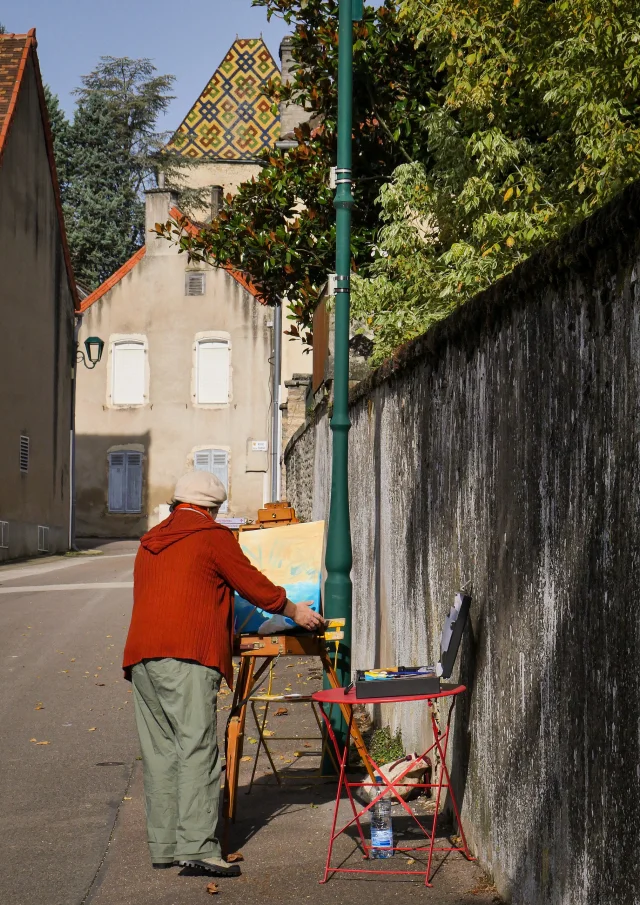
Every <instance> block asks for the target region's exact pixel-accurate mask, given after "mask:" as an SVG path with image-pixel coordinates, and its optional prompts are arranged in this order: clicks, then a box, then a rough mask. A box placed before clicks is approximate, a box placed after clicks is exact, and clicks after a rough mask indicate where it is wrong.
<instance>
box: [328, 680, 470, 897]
mask: <svg viewBox="0 0 640 905" xmlns="http://www.w3.org/2000/svg"><path fill="white" fill-rule="evenodd" d="M466 690H467V689H466V687H465V686H464V685H449V686H446V685H443V686H441V691H440V693H439V694H430V695H411V696H407V697H397V698H376V697H374V696H371V697H369V698H356V695H355V690H353V689H351V690H350V691H347V690H346V689H344V688H332V689H328V690H326V691H316V692H315V693H314V694H313V696H312V697H313V700H314V701H317V702H318V703H319V704H320V712H321V713H322V716H323V718H324V722H325V725H326V727H327V732H328V734H329V738H330V739H331V743H332V745H333V747H334V749H335V752H336V759H337V760H338V762H339V764H340V773H339V777H338V791H337V794H336V803H335V809H334V812H333V824H332V826H331V836H330V838H329V851H328V852H327V863H326V865H325V870H324V877H323V878H322V880H321V881H320V882H321V883H326V882H327V880H328V879H329V876H330V875H331V874H334V873H347V874H361V873H364V874H420V873H422V871H416V870H383V869H382V868H381V867H380V868H378V869H377V870H371V869H366V868H358V867H332V866H331V854H332V852H333V845H334V842H335V840H336V839H337V838H338V836H340V835H341V834H342V833H344V832H345V831H346V830H347V829H348V828H349V827H350V826H352V825H353V824H354V823H355V824H356V827H357V829H358V835H359V836H360V842H361V843H362V848H363V854H364V857H365V858H369V857H370V855H371V852H372V850H373V849H374V848H375V846H372V845H371V844H370V843H367V841H366V839H365V835H364V832H363V830H362V824H361V822H360V820H361V818H362V816H363V815H364V814H366V813H367V811H369V810H370V809H371V808H372V807H373V806H374V805H375V804H376V802H378V801H380V799H381V798H382V797H383V796H384V795H386V794H387V793H388V792H391V793H392V794H393V795H394V796H395V798H396V799H397V800H398V801H399V802H400V804H401V805H402V807H403V808H404V810H405V811H406V812H407V814H408V815H409V816H410V817H412V818H413V819H414V821H415V822H416V823H417V824H418V826H419V827H420V829H421V830H422V832H423V833H424V836H425V839H428V840H429V844H428V845H426V846H411V847H405V846H394V847H393V851H394V852H428V853H429V854H428V857H427V869H426V871H425V877H424V882H425V885H426V886H432V885H433V884H432V883H430V882H429V881H430V878H431V863H432V860H433V853H434V852H462V854H463V855H464V856H465V857H466V858H467V859H468V860H469V861H473V858H472V856H471V854H470V852H469V849H468V847H467V840H466V838H465V835H464V830H463V828H462V822H461V820H460V812H459V810H458V803H457V802H456V799H455V796H454V794H453V789H452V788H451V779H450V776H449V770H448V769H447V762H446V756H447V746H448V743H449V730H450V727H451V717H452V714H453V708H454V706H455V702H456V698H457V695H459V694H461V693H462V692H463V691H466ZM438 698H450V699H451V703H450V706H449V713H448V716H447V722H446V726H445V728H444V730H440V727H439V726H438V723H437V720H436V716H435V713H434V711H433V708H432V709H431V726H432V729H433V738H434V741H433V744H432V745H430V746H429V748H427V750H426V751H425V752H424V754H423V755H422V757H423V758H424V759H425V766H426V758H427V755H428V754H430V753H431V752H432V751H434V750H435V752H436V753H437V755H438V758H439V761H440V763H439V767H438V776H437V781H436V782H430V783H424V782H423V783H407V782H405V781H404V779H405V776H406V774H407V773H408V772H409V771H410V770H412V769H414V768H415V761H411V762H409V763H408V764H407V769H406V770H404V771H403V772H402V773H401V774H400V776H398V777H397V778H396V779H394V780H393V781H391V780H388V779H387V778H385V776H384V775H383V774H382V773H380V768H379V766H378V764H377V763H376V762H375V761H374V759H373V758H372V757H371V755H370V754H369V753H368V752H367V755H366V756H367V759H368V760H369V762H370V764H371V766H372V767H373V769H374V770H376V771H377V773H378V775H379V776H380V778H381V781H382V782H381V785H380V793H379V794H378V795H376V797H375V798H373V799H372V801H371V802H370V803H369V804H368V805H366V807H362V808H360V810H358V807H357V805H356V801H355V799H354V797H353V794H352V792H351V790H352V789H354V788H362V787H369V788H370V787H372V786H373V785H374V784H373V783H372V782H371V781H370V779H369V777H367V780H368V781H367V782H351V781H350V780H349V779H348V778H347V757H348V745H345V747H344V749H343V750H342V751H341V750H340V747H339V745H338V742H337V739H336V737H335V734H334V731H333V728H332V726H331V720H330V718H329V714H328V713H327V712H326V711H325V707H324V706H323V705H325V704H329V705H330V704H341V705H343V706H344V705H347V706H348V707H349V710H350V718H349V730H351V723H352V721H353V705H354V704H403V703H406V702H408V701H426V702H427V704H428V705H429V704H431V703H432V702H433V701H435V700H437V699H438ZM346 737H347V738H349V732H348V733H347V736H346ZM400 786H402V787H404V788H407V787H413V788H420V789H428V788H434V789H436V800H435V812H434V814H433V824H432V826H431V830H430V831H428V830H427V829H426V828H425V827H424V826H423V825H422V823H421V822H420V820H419V819H418V817H417V816H416V815H415V814H414V813H413V811H412V810H411V808H410V807H409V805H408V804H407V803H406V801H404V800H403V799H402V798H401V797H400V795H399V793H398V787H400ZM443 789H448V790H449V795H450V797H451V804H452V805H453V811H454V814H455V818H456V823H457V825H458V835H459V837H460V841H461V843H462V845H457V846H454V845H450V846H447V847H444V846H436V845H435V839H436V827H437V824H438V809H439V807H440V796H441V793H442V790H443ZM343 790H344V791H345V793H346V797H347V799H348V801H349V804H350V805H351V810H352V811H353V817H352V818H351V819H350V820H349V821H347V823H345V825H344V826H343V827H342V828H341V829H339V830H337V831H336V824H337V822H338V812H339V810H340V803H341V801H342V792H343Z"/></svg>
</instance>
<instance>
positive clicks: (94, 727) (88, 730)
mask: <svg viewBox="0 0 640 905" xmlns="http://www.w3.org/2000/svg"><path fill="white" fill-rule="evenodd" d="M96 728H97V727H96V726H92V727H91V729H87V732H95V731H96Z"/></svg>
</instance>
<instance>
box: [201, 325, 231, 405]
mask: <svg viewBox="0 0 640 905" xmlns="http://www.w3.org/2000/svg"><path fill="white" fill-rule="evenodd" d="M196 373H197V387H196V400H197V402H199V403H201V404H203V405H206V404H212V403H223V404H226V403H228V402H229V344H228V343H226V342H223V341H221V340H209V339H206V340H201V341H200V342H199V343H198V349H197V363H196Z"/></svg>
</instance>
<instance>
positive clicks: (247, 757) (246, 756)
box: [240, 754, 253, 764]
mask: <svg viewBox="0 0 640 905" xmlns="http://www.w3.org/2000/svg"><path fill="white" fill-rule="evenodd" d="M240 760H241V761H242V762H243V763H245V764H246V763H247V761H251V760H253V758H252V757H249V755H248V754H245V756H244V757H241V758H240Z"/></svg>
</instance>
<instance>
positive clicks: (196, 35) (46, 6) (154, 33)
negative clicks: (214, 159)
mask: <svg viewBox="0 0 640 905" xmlns="http://www.w3.org/2000/svg"><path fill="white" fill-rule="evenodd" d="M0 22H1V23H2V24H3V25H4V27H5V28H6V30H7V31H8V32H16V33H17V34H23V33H25V32H27V31H28V30H29V29H30V28H35V29H36V37H37V39H38V58H39V60H40V68H41V70H42V78H43V80H44V81H45V82H46V83H47V84H48V85H49V86H50V88H51V90H52V91H53V92H54V93H55V94H57V95H58V97H59V98H60V103H61V105H62V107H63V109H64V110H65V111H66V112H67V114H68V115H70V114H72V113H73V109H74V97H73V94H72V92H73V89H74V88H76V87H77V86H78V85H79V84H80V77H81V76H82V75H84V74H86V73H88V72H91V70H92V69H93V68H94V67H95V65H96V63H97V62H98V60H99V58H100V57H101V56H112V57H124V56H128V57H132V58H138V57H149V58H150V59H152V60H153V62H154V64H155V66H156V67H157V69H158V72H159V73H160V74H162V75H164V74H171V75H175V77H176V81H175V83H174V89H173V92H172V93H173V94H175V95H176V99H175V100H174V101H172V103H171V106H170V107H169V109H168V111H167V113H166V115H165V116H164V118H163V119H162V120H161V121H159V123H158V128H159V129H161V130H173V129H175V128H177V127H178V126H179V125H180V123H181V122H182V120H183V118H184V117H185V115H186V114H187V113H188V112H189V109H190V108H191V106H192V104H193V102H194V101H195V100H196V99H197V98H198V97H199V96H200V93H201V92H202V89H203V88H204V87H205V85H206V84H207V82H208V81H209V79H210V78H211V76H212V75H213V73H214V72H215V70H216V69H217V67H218V65H219V64H220V63H221V61H222V59H223V57H224V56H225V54H226V52H227V51H228V49H229V47H230V46H231V44H232V43H233V41H234V40H235V38H236V36H238V37H240V38H257V37H260V35H261V34H262V37H263V38H264V40H265V42H266V44H267V46H268V47H269V50H270V51H271V53H272V54H273V57H274V59H275V61H276V63H277V64H278V66H279V65H280V60H279V57H278V48H279V46H280V41H281V40H282V38H283V37H284V35H285V34H287V32H288V30H289V29H288V28H287V26H286V24H285V23H284V22H282V20H281V19H276V18H273V19H272V20H271V22H267V15H266V12H265V10H264V9H263V8H261V7H260V8H257V9H254V8H252V6H251V0H187V2H180V0H21V2H20V3H15V4H11V6H10V8H9V9H7V10H6V11H0Z"/></svg>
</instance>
